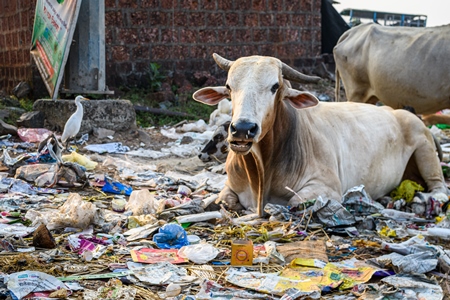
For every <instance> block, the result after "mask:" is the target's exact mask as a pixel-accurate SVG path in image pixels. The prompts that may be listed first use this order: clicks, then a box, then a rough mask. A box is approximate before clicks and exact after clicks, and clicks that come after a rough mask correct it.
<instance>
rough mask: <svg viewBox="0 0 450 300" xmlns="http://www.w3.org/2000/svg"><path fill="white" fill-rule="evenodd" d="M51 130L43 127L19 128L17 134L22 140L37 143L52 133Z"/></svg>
mask: <svg viewBox="0 0 450 300" xmlns="http://www.w3.org/2000/svg"><path fill="white" fill-rule="evenodd" d="M52 133H53V132H52V131H50V130H48V129H45V128H19V129H17V135H18V136H19V137H20V139H21V140H22V141H24V142H29V143H39V142H40V141H43V140H45V139H46V138H48V137H49V136H51V135H52Z"/></svg>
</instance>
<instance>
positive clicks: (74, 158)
mask: <svg viewBox="0 0 450 300" xmlns="http://www.w3.org/2000/svg"><path fill="white" fill-rule="evenodd" d="M62 160H63V161H65V162H73V163H77V164H79V165H81V166H83V167H85V168H86V170H88V171H91V170H94V169H95V167H96V166H97V163H96V162H95V161H92V160H90V159H89V158H87V157H86V156H83V155H81V154H79V153H77V152H75V151H73V152H72V153H70V154H68V155H63V156H62Z"/></svg>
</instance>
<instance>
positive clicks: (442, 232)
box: [427, 227, 450, 240]
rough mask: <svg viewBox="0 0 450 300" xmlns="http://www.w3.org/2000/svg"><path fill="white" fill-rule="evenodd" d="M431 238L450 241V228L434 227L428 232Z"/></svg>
mask: <svg viewBox="0 0 450 300" xmlns="http://www.w3.org/2000/svg"><path fill="white" fill-rule="evenodd" d="M427 232H428V235H429V236H435V237H439V238H441V239H445V240H450V228H441V227H432V228H428V230H427Z"/></svg>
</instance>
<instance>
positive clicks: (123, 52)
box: [111, 46, 130, 61]
mask: <svg viewBox="0 0 450 300" xmlns="http://www.w3.org/2000/svg"><path fill="white" fill-rule="evenodd" d="M111 48H112V49H111V50H112V58H113V59H114V60H116V61H127V60H129V59H130V55H129V51H128V49H127V47H125V46H113V47H111Z"/></svg>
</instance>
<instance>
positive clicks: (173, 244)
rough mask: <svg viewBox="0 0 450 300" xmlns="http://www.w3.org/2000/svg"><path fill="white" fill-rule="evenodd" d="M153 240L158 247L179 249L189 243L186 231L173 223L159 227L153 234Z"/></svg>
mask: <svg viewBox="0 0 450 300" xmlns="http://www.w3.org/2000/svg"><path fill="white" fill-rule="evenodd" d="M153 241H154V242H155V243H156V245H157V246H158V247H159V248H160V249H180V248H181V247H183V246H187V245H189V241H188V239H187V233H186V231H185V230H184V228H183V227H181V226H180V225H178V224H175V223H171V224H166V225H164V226H163V227H161V228H159V231H158V233H157V234H155V235H154V236H153Z"/></svg>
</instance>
